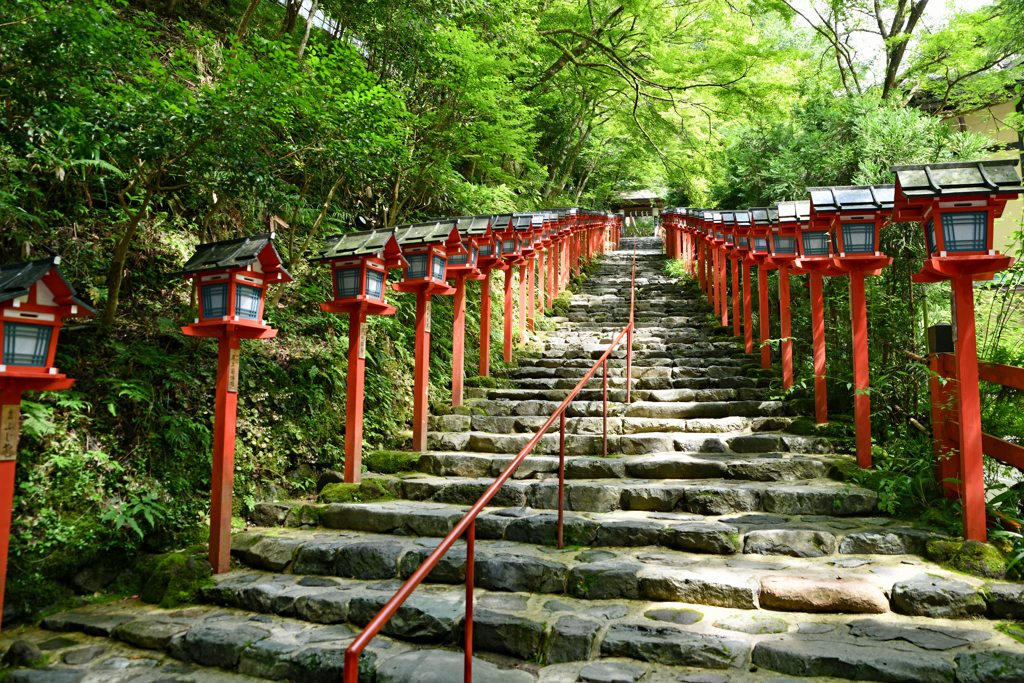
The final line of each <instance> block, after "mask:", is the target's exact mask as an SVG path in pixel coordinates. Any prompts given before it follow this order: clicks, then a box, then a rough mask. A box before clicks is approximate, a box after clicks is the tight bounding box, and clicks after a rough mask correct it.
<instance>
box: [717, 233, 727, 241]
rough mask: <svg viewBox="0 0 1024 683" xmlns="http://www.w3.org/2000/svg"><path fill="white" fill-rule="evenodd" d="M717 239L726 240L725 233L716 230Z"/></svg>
mask: <svg viewBox="0 0 1024 683" xmlns="http://www.w3.org/2000/svg"><path fill="white" fill-rule="evenodd" d="M715 239H716V240H724V239H725V235H724V234H723V233H720V232H716V233H715Z"/></svg>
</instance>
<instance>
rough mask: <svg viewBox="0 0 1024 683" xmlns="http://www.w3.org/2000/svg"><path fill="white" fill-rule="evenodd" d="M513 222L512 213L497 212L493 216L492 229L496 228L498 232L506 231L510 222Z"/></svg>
mask: <svg viewBox="0 0 1024 683" xmlns="http://www.w3.org/2000/svg"><path fill="white" fill-rule="evenodd" d="M511 222H512V214H510V213H500V214H496V215H494V216H491V230H495V231H497V232H504V231H505V230H508V228H509V223H511Z"/></svg>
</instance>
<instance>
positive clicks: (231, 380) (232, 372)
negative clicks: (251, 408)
mask: <svg viewBox="0 0 1024 683" xmlns="http://www.w3.org/2000/svg"><path fill="white" fill-rule="evenodd" d="M238 362H239V350H238V349H230V353H228V391H230V392H231V393H233V394H237V393H238Z"/></svg>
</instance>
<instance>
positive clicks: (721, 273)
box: [709, 211, 729, 327]
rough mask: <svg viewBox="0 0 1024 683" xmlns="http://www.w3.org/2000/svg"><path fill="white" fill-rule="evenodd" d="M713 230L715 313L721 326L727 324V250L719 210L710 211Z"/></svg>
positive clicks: (723, 221)
mask: <svg viewBox="0 0 1024 683" xmlns="http://www.w3.org/2000/svg"><path fill="white" fill-rule="evenodd" d="M710 213H711V225H710V226H709V227H710V228H711V230H712V232H713V238H712V244H714V249H715V313H717V314H718V315H720V316H721V317H722V327H727V326H728V325H729V285H728V283H727V281H726V278H727V277H728V275H727V266H726V262H727V260H728V256H727V254H728V252H727V250H726V242H727V241H726V237H725V219H724V217H723V216H722V212H721V211H711V212H710Z"/></svg>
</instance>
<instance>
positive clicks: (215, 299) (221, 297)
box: [203, 282, 228, 318]
mask: <svg viewBox="0 0 1024 683" xmlns="http://www.w3.org/2000/svg"><path fill="white" fill-rule="evenodd" d="M227 314H228V284H227V283H226V282H222V283H220V284H216V285H203V317H204V318H221V317H223V316H225V315H227Z"/></svg>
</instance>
